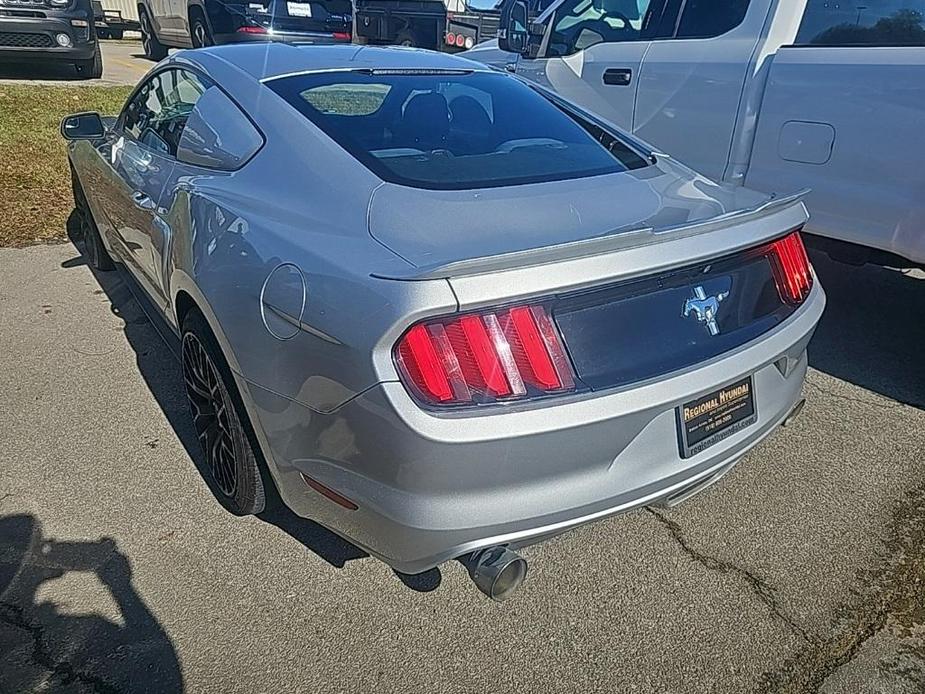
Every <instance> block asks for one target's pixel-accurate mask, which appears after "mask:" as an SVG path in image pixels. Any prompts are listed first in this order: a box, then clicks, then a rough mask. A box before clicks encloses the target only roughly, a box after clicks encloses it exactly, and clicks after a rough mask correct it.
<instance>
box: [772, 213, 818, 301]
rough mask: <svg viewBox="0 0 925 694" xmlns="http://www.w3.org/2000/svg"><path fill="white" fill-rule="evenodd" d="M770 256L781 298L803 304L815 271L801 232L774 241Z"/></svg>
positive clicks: (811, 285) (810, 287) (811, 284)
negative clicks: (810, 262)
mask: <svg viewBox="0 0 925 694" xmlns="http://www.w3.org/2000/svg"><path fill="white" fill-rule="evenodd" d="M770 256H771V265H772V267H773V268H774V281H775V282H776V283H777V291H778V292H779V293H780V298H781V299H782V300H783V301H785V302H786V303H788V304H791V305H794V306H795V305H799V304H802V303H803V302H804V301H805V300H806V297H808V296H809V292H810V290H811V289H812V288H813V271H812V267H811V266H810V264H809V258H808V257H807V255H806V248H805V247H804V246H803V239H802V238H800V232H799V231H794V232H793V233H792V234H788V235H787V236H785V237H783V238H782V239H778V240H777V241H775V242H774V243H772V244H771V253H770Z"/></svg>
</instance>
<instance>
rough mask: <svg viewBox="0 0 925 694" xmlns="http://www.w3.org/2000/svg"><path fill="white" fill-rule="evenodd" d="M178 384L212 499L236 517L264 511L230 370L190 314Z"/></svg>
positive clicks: (260, 482) (196, 317)
mask: <svg viewBox="0 0 925 694" xmlns="http://www.w3.org/2000/svg"><path fill="white" fill-rule="evenodd" d="M182 345H183V346H182V360H183V381H184V384H185V385H186V394H187V399H188V401H189V407H190V414H191V415H192V418H193V427H194V428H195V430H196V437H197V439H198V440H199V444H200V446H201V447H202V454H203V458H204V463H205V469H204V470H203V472H204V476H205V477H206V481H207V482H208V483H209V486H210V487H211V488H212V490H213V492H214V493H215V496H216V498H217V499H218V500H219V501H220V502H221V504H222V505H223V506H224V507H225V508H227V509H228V510H229V511H231V512H232V513H234V514H236V515H249V514H253V513H259V512H260V511H262V510H263V508H264V503H265V501H264V485H263V479H262V477H261V473H260V469H259V467H258V465H257V461H256V458H255V456H254V452H253V448H252V446H251V443H250V439H249V436H248V434H247V432H246V431H245V428H244V424H243V423H242V421H241V418H240V417H239V415H238V412H239V410H238V408H237V399H236V398H235V397H234V396H233V395H232V393H234V394H235V395H236V394H237V391H232V390H231V389H232V388H235V385H234V382H233V380H232V379H231V376H230V369H228V367H227V364H226V363H225V360H224V357H223V356H222V355H221V351H220V349H219V347H218V343H217V341H216V340H215V337H214V336H213V335H212V333H211V331H210V330H209V328H208V325H207V324H206V322H205V318H204V317H203V316H202V314H201V313H199V312H198V311H196V310H195V309H194V310H192V311H191V312H190V315H188V316H187V318H186V319H185V320H184V322H183V342H182Z"/></svg>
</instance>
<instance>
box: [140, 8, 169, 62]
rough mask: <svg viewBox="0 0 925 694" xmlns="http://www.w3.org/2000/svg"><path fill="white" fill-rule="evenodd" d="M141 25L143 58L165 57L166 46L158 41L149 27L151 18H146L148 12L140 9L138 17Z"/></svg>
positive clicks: (158, 58) (156, 59)
mask: <svg viewBox="0 0 925 694" xmlns="http://www.w3.org/2000/svg"><path fill="white" fill-rule="evenodd" d="M138 20H139V24H140V25H141V45H142V48H144V52H145V58H147V59H148V60H154V61H158V60H163V59H164V58H166V57H167V46H165V45H164V44H162V43H161V42H160V39H158V38H157V34H155V33H154V29H153V28H152V27H151V20H150V19H148V13H147V12H145V11H142V12H141V14H140V15H139V17H138Z"/></svg>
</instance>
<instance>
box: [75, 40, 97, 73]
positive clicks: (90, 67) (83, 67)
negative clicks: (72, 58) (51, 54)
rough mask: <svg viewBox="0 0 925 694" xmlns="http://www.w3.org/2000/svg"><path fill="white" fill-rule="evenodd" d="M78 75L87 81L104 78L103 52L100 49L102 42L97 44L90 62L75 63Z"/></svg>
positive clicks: (80, 61)
mask: <svg viewBox="0 0 925 694" xmlns="http://www.w3.org/2000/svg"><path fill="white" fill-rule="evenodd" d="M74 68H75V69H76V70H77V75H78V76H79V77H80V78H81V79H85V80H98V79H99V78H100V77H102V76H103V51H102V50H101V49H100V42H99V41H97V42H96V48H95V49H94V50H93V57H92V58H90V59H88V60H79V61H77V62H76V63H74Z"/></svg>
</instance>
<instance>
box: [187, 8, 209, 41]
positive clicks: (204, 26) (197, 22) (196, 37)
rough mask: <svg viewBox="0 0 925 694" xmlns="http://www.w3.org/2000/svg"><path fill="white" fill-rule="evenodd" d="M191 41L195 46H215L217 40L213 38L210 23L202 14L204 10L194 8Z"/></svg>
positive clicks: (191, 21)
mask: <svg viewBox="0 0 925 694" xmlns="http://www.w3.org/2000/svg"><path fill="white" fill-rule="evenodd" d="M189 31H190V41H191V42H192V44H193V48H207V47H209V46H214V45H215V41H214V40H213V39H212V32H211V31H209V23H208V22H206V18H205V17H203V16H202V12H199V11H198V10H194V11H193V12H192V16H191V17H190V28H189Z"/></svg>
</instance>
